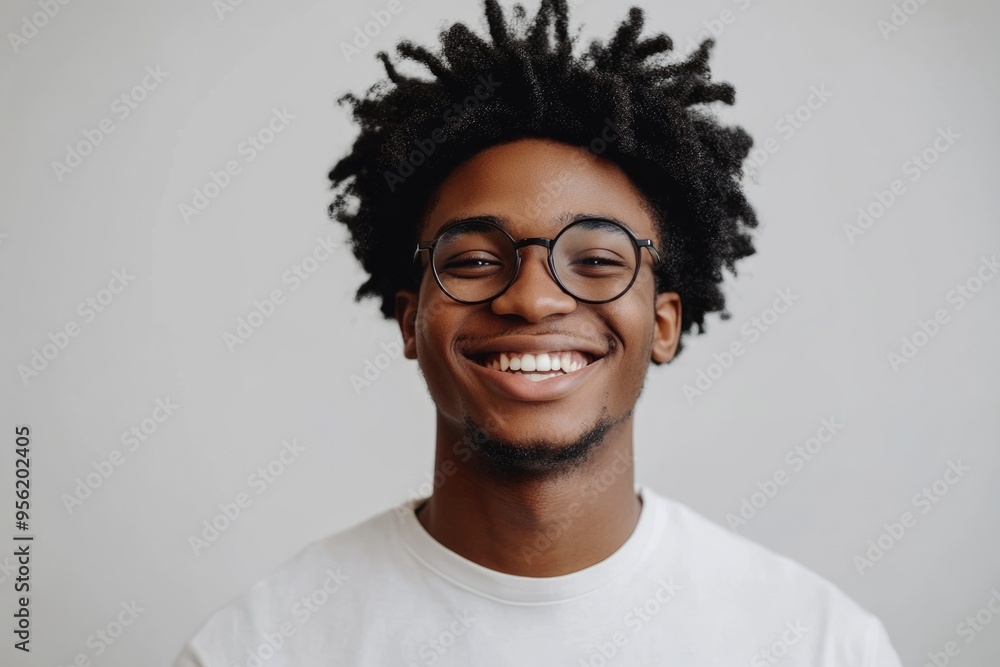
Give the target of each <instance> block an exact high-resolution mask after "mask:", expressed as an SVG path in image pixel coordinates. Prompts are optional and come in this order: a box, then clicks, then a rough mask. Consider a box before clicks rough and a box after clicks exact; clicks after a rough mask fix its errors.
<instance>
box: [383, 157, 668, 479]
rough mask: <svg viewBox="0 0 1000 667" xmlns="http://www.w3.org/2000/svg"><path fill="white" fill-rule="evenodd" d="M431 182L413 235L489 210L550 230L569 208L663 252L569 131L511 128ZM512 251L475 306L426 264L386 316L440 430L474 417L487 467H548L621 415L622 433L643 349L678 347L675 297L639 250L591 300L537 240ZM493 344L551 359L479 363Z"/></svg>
mask: <svg viewBox="0 0 1000 667" xmlns="http://www.w3.org/2000/svg"><path fill="white" fill-rule="evenodd" d="M436 195H437V196H436V197H435V198H434V200H433V205H432V208H431V209H430V210H429V211H428V212H427V215H426V217H425V220H424V224H423V227H422V229H421V230H420V236H419V238H420V241H428V240H430V239H432V238H434V235H435V234H436V233H437V231H438V230H439V229H440V228H441V227H442V226H444V225H445V224H447V223H449V222H452V221H455V220H459V219H465V218H471V217H485V216H488V217H491V218H494V219H497V220H499V221H501V222H502V223H503V225H504V227H505V229H506V230H507V232H508V233H509V234H510V235H511V236H512V237H514V239H518V240H519V239H522V238H525V237H547V238H555V237H556V235H558V234H559V232H560V231H561V230H562V229H563V228H564V227H565V226H566V225H567V224H569V222H571V221H572V219H573V218H574V216H581V215H586V216H598V217H605V218H611V219H613V220H617V221H619V222H621V223H622V224H624V225H625V226H626V227H627V228H628V229H629V230H630V231H631V232H632V233H633V234H635V236H636V237H637V238H640V239H653V241H654V245H656V247H657V249H658V250H659V251H660V252H661V253H662V252H663V245H662V242H661V240H660V239H659V238H658V233H657V230H656V225H655V223H654V220H653V218H652V217H651V215H650V213H649V212H648V208H647V207H644V206H643V200H642V198H641V195H640V193H639V191H638V190H637V189H636V188H635V186H634V185H633V183H632V182H631V180H630V179H629V178H628V177H627V176H626V175H625V174H624V172H622V171H621V169H620V168H619V167H618V166H617V165H615V164H614V163H612V162H609V161H607V160H605V159H602V158H598V157H596V156H594V155H592V154H590V153H588V152H587V151H586V150H585V149H582V148H579V147H575V146H570V145H568V144H563V143H559V142H555V141H549V140H542V139H522V140H518V141H515V142H512V143H507V144H501V145H498V146H493V147H491V148H489V149H487V150H484V151H482V152H480V153H478V154H477V155H475V156H474V157H473V158H471V159H470V160H468V161H466V162H465V163H463V164H462V165H461V166H460V167H458V168H457V169H455V170H454V171H453V172H452V173H451V174H449V176H448V178H447V179H445V180H444V181H443V182H442V184H441V186H440V188H439V190H438V192H437V193H436ZM520 253H521V269H520V273H519V274H518V276H517V279H516V280H515V282H514V283H513V285H511V286H510V287H509V288H508V289H507V291H506V292H504V293H503V294H502V295H500V296H498V297H496V298H495V299H493V300H492V301H490V302H486V303H481V304H474V305H469V304H463V303H459V302H457V301H454V300H453V299H451V298H450V297H449V296H448V295H446V294H445V293H444V292H443V291H442V290H441V289H440V288H439V287H438V285H437V283H436V282H435V279H434V275H433V271H432V269H431V268H430V267H429V266H427V267H426V268H425V269H424V272H423V278H422V282H421V284H420V290H419V293H418V294H417V293H414V292H412V291H401V292H399V294H398V295H397V301H396V313H397V314H396V317H397V319H398V320H399V323H400V327H401V329H402V331H403V339H404V343H405V354H406V356H407V357H408V358H411V359H417V360H418V362H419V365H420V369H421V371H422V373H423V376H424V378H425V380H426V382H427V387H428V390H429V391H430V394H431V397H432V399H433V400H434V403H435V404H436V405H437V410H438V420H439V434H440V433H441V430H442V428H444V430H445V434H446V435H447V436H448V437H449V438H451V441H452V442H454V441H455V440H457V439H460V438H462V437H467V436H468V435H469V433H470V431H472V430H476V429H481V430H482V431H484V432H485V433H486V435H487V437H486V439H485V440H482V439H480V442H482V443H483V445H484V447H483V448H482V451H483V452H484V453H485V454H486V455H487V457H488V458H491V459H492V463H493V464H494V465H495V466H503V467H508V468H518V469H520V470H521V471H522V472H532V471H534V472H536V473H538V472H545V473H551V472H558V471H559V470H561V469H568V468H571V467H572V466H574V465H577V464H580V463H582V462H583V461H585V460H586V459H587V458H588V456H589V453H590V451H591V449H592V448H593V447H594V446H596V445H599V444H600V443H601V442H602V441H603V440H604V438H605V436H606V435H607V434H608V433H613V432H615V429H616V427H620V425H622V424H627V426H628V428H629V430H628V437H631V431H630V427H631V414H632V408H633V406H634V405H635V402H636V400H637V399H638V397H639V394H640V392H641V391H642V386H643V383H644V381H645V376H646V371H647V369H648V368H649V364H650V360H651V359H656V360H657V361H661V362H663V361H669V360H670V359H671V358H672V357H673V355H674V353H675V351H676V346H677V339H678V336H679V324H680V312H681V311H680V299H679V297H678V296H677V294H676V293H673V292H668V293H663V294H659V295H657V294H656V292H655V280H654V274H653V257H652V254H651V253H650V252H649V251H648V250H646V249H643V250H642V251H641V253H640V261H641V264H640V267H639V273H638V276H637V277H636V279H635V283H634V284H633V285H632V287H631V288H630V289H629V290H628V291H627V292H626V293H625V294H624V295H622V296H621V297H619V298H618V299H616V300H614V301H611V302H608V303H603V304H587V303H583V302H578V301H577V300H576V299H575V298H573V297H572V296H570V295H569V294H566V293H565V292H563V291H562V290H561V289H560V288H559V286H558V285H557V284H556V283H555V281H554V280H553V278H552V275H551V273H550V272H549V268H548V264H547V254H546V253H547V250H546V249H545V248H544V247H542V246H539V245H529V246H526V247H524V248H522V249H521V250H520ZM424 263H425V265H426V261H425V262H424ZM500 353H505V357H506V358H507V361H506V362H503V363H504V364H505V365H508V364H509V362H510V359H511V358H512V357H519V358H520V361H524V360H525V357H526V355H528V354H530V355H532V358H533V360H534V362H535V364H536V365H537V364H538V363H539V362H540V363H541V364H542V367H543V368H544V364H545V363H546V361H547V362H548V363H549V364H550V365H551V366H554V365H555V364H556V363H559V365H560V368H559V371H558V374H556V375H554V376H552V377H549V378H548V379H541V380H539V379H538V378H535V380H533V379H531V378H529V377H527V376H526V375H518V374H516V373H515V372H513V371H512V370H511V369H510V368H508V369H507V370H499V369H496V368H493V367H491V366H492V365H493V362H498V363H501V362H502V359H501V358H500ZM512 353H513V354H512ZM540 353H550V354H548V355H546V354H540ZM542 357H545V358H546V361H541V359H542ZM556 357H558V361H556ZM567 361H569V362H570V366H569V371H570V372H566V371H567V368H566V362H567ZM528 365H529V366H530V365H531V362H530V361H529V362H528ZM551 366H550V367H551ZM536 367H537V366H536ZM520 372H521V373H523V372H524V371H523V370H521V371H520ZM553 372H554V371H551V370H550V371H548V372H547V373H545V375H547V376H550V375H553Z"/></svg>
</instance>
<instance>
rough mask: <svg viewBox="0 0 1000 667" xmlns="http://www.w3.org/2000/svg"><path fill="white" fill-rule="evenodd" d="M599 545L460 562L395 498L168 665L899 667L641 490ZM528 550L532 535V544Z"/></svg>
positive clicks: (848, 624) (226, 615) (819, 591)
mask: <svg viewBox="0 0 1000 667" xmlns="http://www.w3.org/2000/svg"><path fill="white" fill-rule="evenodd" d="M637 492H638V493H639V496H640V498H641V499H642V509H641V511H640V515H639V521H638V523H637V524H636V527H635V530H634V531H633V532H632V534H631V535H630V536H629V538H628V539H627V540H626V542H625V543H624V544H623V545H622V546H621V547H620V548H619V549H618V550H617V551H615V552H614V553H613V554H612V555H611V556H609V557H608V558H606V559H605V560H603V561H601V562H600V563H597V564H595V565H592V566H590V567H588V568H585V569H583V570H580V571H578V572H573V573H570V574H566V575H561V576H557V577H523V576H517V575H511V574H505V573H502V572H497V571H495V570H491V569H488V568H486V567H483V566H481V565H478V564H477V563H474V562H472V561H470V560H468V559H466V558H464V557H462V556H460V555H458V554H457V553H455V552H453V551H451V550H449V549H447V548H446V547H444V546H443V545H442V544H440V543H439V542H437V541H436V540H435V539H434V538H433V537H431V535H430V534H429V533H428V532H427V531H426V530H425V529H424V527H423V526H422V525H421V524H420V522H419V521H418V520H417V518H416V515H415V514H414V509H415V508H416V507H418V506H419V505H420V503H421V502H422V500H412V501H408V502H404V503H401V504H400V505H399V506H397V507H396V508H393V509H390V510H386V511H385V512H383V513H381V514H379V515H377V516H374V517H372V518H370V519H368V520H366V521H364V522H362V523H360V524H358V525H356V526H354V527H352V528H350V529H347V530H345V531H343V532H340V533H337V534H334V535H331V536H330V537H327V538H326V539H323V540H320V541H318V542H315V543H314V544H312V545H310V546H309V547H307V548H306V549H304V550H303V551H302V552H300V553H299V554H298V555H297V556H296V557H295V558H293V559H291V560H290V561H288V562H287V563H285V564H284V565H282V566H281V567H280V568H279V569H278V570H276V571H275V572H274V573H272V574H271V575H270V576H268V577H267V578H265V579H263V580H261V581H260V582H258V583H257V584H256V585H255V586H253V587H252V588H250V589H248V590H247V591H246V592H245V593H244V594H243V595H242V596H240V597H239V598H238V599H237V600H235V601H234V602H232V603H231V604H230V605H228V606H227V607H224V608H223V609H221V610H220V611H218V612H216V613H215V614H214V615H213V616H212V617H211V619H209V621H208V622H207V623H206V624H205V625H204V627H203V628H202V629H201V630H200V631H199V632H198V633H197V634H196V635H195V636H194V638H192V639H191V641H190V642H189V643H188V645H187V646H185V648H184V650H183V651H182V653H181V654H180V656H178V658H177V662H176V663H175V667H192V666H197V667H265V666H266V667H293V666H294V667H313V666H319V665H323V666H324V667H326V666H329V665H351V666H352V667H353V666H365V667H380V666H382V665H392V666H393V667H410V666H417V665H419V666H423V665H460V666H461V667H471V666H479V665H504V666H508V665H517V666H534V665H544V666H546V667H548V666H550V665H566V666H568V667H587V666H589V667H601V666H603V665H643V666H647V667H648V666H649V665H677V666H683V667H697V666H701V665H705V666H707V665H712V666H713V667H718V666H720V665H725V666H730V665H750V666H751V667H765V666H767V667H770V666H771V665H781V666H782V667H788V666H791V665H802V666H808V667H849V666H852V667H853V666H857V667H862V666H863V667H901V663H900V661H899V658H898V657H897V656H896V653H895V651H894V650H893V648H892V645H891V644H890V641H889V637H888V636H887V634H886V631H885V628H884V627H883V625H882V623H881V622H880V621H879V620H878V619H877V618H876V617H875V616H873V615H872V614H871V613H869V612H867V611H865V610H864V609H862V608H861V607H859V606H858V605H857V604H856V603H855V602H853V601H852V600H851V599H850V598H848V597H847V596H846V595H844V594H843V593H842V592H841V591H840V590H839V589H837V588H836V587H835V586H834V585H833V584H831V583H830V582H828V581H826V580H825V579H823V578H821V577H819V576H818V575H816V574H814V573H812V572H810V571H809V570H807V569H805V568H803V567H802V566H800V565H798V564H797V563H795V562H793V561H791V560H789V559H788V558H785V557H783V556H780V555H777V554H775V553H773V552H771V551H769V550H767V549H765V548H764V547H762V546H759V545H757V544H755V543H753V542H750V541H749V540H747V539H745V538H743V537H741V536H739V535H736V534H734V533H732V532H730V531H728V530H726V529H725V528H722V527H720V526H718V525H717V524H715V523H712V522H710V521H708V520H707V519H705V518H704V517H702V516H700V515H699V514H696V513H695V512H694V511H693V510H691V509H689V508H687V507H686V506H684V505H682V504H680V503H677V502H675V501H672V500H669V499H667V498H665V497H663V496H661V495H659V494H658V493H656V492H654V491H653V490H651V489H649V488H648V487H645V486H639V487H638V488H637ZM539 546H541V547H542V548H544V541H543V542H540V543H539Z"/></svg>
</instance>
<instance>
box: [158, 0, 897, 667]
mask: <svg viewBox="0 0 1000 667" xmlns="http://www.w3.org/2000/svg"><path fill="white" fill-rule="evenodd" d="M486 11H487V18H488V21H489V26H490V34H491V37H492V42H486V41H484V40H483V39H481V38H480V37H478V36H476V35H475V34H473V33H472V32H471V31H470V30H469V29H468V28H466V27H465V26H464V25H461V24H458V25H454V26H452V27H451V28H450V29H449V30H447V31H445V32H444V33H442V43H443V47H444V48H443V57H441V56H438V55H434V54H432V53H431V52H429V51H427V50H425V49H423V48H422V47H418V46H415V45H412V44H409V43H403V44H401V45H400V46H399V47H398V51H399V53H400V54H401V55H403V56H405V57H408V58H411V59H413V60H416V61H418V62H421V63H423V64H424V65H426V66H427V68H428V69H429V70H430V72H431V73H432V74H433V76H434V78H433V79H431V80H424V79H419V78H410V77H406V76H403V75H402V74H400V73H399V72H398V71H397V70H396V69H395V67H394V66H393V65H392V64H391V63H390V62H389V60H388V58H387V57H386V56H385V54H379V55H380V57H381V58H382V59H383V62H384V63H385V66H386V71H387V73H388V75H389V79H390V80H391V82H392V84H393V85H394V87H391V88H390V87H387V86H383V87H382V88H381V89H372V91H370V96H369V97H368V98H366V99H364V100H359V99H357V98H355V97H353V96H347V97H346V99H347V100H348V101H350V102H351V103H352V105H353V108H354V114H355V118H356V119H357V120H358V121H359V123H360V125H361V128H362V131H361V134H360V136H359V137H358V139H357V141H356V142H355V144H354V147H353V151H352V153H351V154H350V155H348V156H347V157H345V158H344V159H343V160H341V161H340V162H339V163H338V164H337V165H336V166H335V167H334V169H333V171H332V172H331V175H330V176H331V179H332V180H333V182H334V184H335V185H339V186H341V190H340V192H339V193H338V195H337V198H336V200H335V201H334V204H333V205H332V207H331V213H332V214H333V215H334V216H335V217H337V218H338V219H339V220H341V221H343V222H344V223H345V224H347V225H348V227H349V229H350V231H351V234H352V238H353V241H354V252H355V255H356V256H357V257H358V259H359V260H360V261H361V262H362V264H363V265H364V267H365V269H366V270H367V271H368V272H369V273H370V274H371V278H370V280H369V281H368V282H366V283H365V284H364V285H363V286H362V287H361V288H360V289H359V292H358V297H359V298H361V297H363V296H369V295H375V296H379V297H381V299H382V312H383V314H384V315H385V316H387V317H395V318H396V320H397V321H398V323H399V326H400V330H401V332H402V337H403V344H404V349H405V355H406V357H407V358H409V359H415V360H416V361H417V362H418V366H419V369H420V371H421V372H422V374H423V376H424V378H425V380H426V383H427V387H428V390H429V392H430V395H431V397H432V398H433V401H434V403H435V405H436V408H437V433H436V458H435V480H436V484H435V488H434V490H433V493H432V495H430V497H429V498H424V499H420V500H414V501H411V502H407V503H404V504H402V505H401V506H399V507H397V508H395V509H393V510H388V511H386V512H384V513H382V514H380V515H378V516H375V517H373V518H371V519H369V520H367V521H364V522H363V523H360V524H359V525H356V526H354V527H353V528H351V529H349V530H346V531H344V532H341V533H339V534H336V535H333V536H331V537H329V538H327V539H325V540H323V541H321V542H318V543H316V544H313V545H312V546H310V547H309V548H307V549H306V550H304V551H303V552H301V553H300V554H299V555H298V556H297V557H296V558H295V559H293V560H292V561H290V562H289V563H287V564H285V565H284V566H283V567H282V568H280V569H279V570H278V571H277V572H275V573H274V574H272V575H271V576H270V577H268V578H266V579H264V580H263V581H261V582H259V583H258V584H257V585H256V586H255V587H253V588H252V589H250V590H249V591H248V592H247V593H246V594H244V595H243V596H242V597H241V598H240V599H239V600H237V601H236V602H234V603H233V604H231V605H229V606H228V607H226V608H224V609H223V610H221V611H219V612H218V613H217V614H215V615H214V616H213V617H212V619H211V620H210V621H209V622H208V623H207V624H206V625H205V627H204V628H203V629H202V630H201V631H200V632H199V633H198V635H197V636H196V637H194V638H193V639H192V641H191V642H190V643H189V645H188V646H187V647H186V648H185V650H184V652H183V654H182V656H181V657H180V658H179V660H178V662H177V665H184V666H187V665H202V666H204V667H215V666H219V667H223V666H225V667H232V666H234V665H240V666H246V667H251V666H253V665H264V664H267V665H296V666H306V665H330V664H337V665H372V666H374V665H432V664H439V665H463V666H468V665H554V664H563V665H574V666H575V665H581V666H586V665H589V666H595V667H596V666H600V665H607V664H630V665H685V666H687V667H691V666H696V665H736V664H750V665H773V664H778V663H779V662H780V663H781V664H786V665H792V664H794V665H809V666H810V667H833V666H835V665H836V666H838V667H844V666H848V665H855V666H858V667H862V666H864V667H875V666H879V667H895V666H898V665H899V664H900V663H899V661H898V658H897V657H896V655H895V653H894V651H893V649H892V646H891V644H890V642H889V639H888V637H887V635H886V632H885V630H884V628H883V626H882V624H881V623H880V622H879V621H878V619H877V618H875V617H874V616H872V615H871V614H870V613H868V612H866V611H865V610H863V609H861V608H860V607H859V606H857V605H856V604H855V603H854V602H852V601H851V600H850V599H848V598H847V597H846V596H845V595H844V594H843V593H841V592H840V591H839V590H838V589H836V588H835V587H834V586H833V585H832V584H830V583H829V582H827V581H825V580H823V579H821V578H820V577H818V576H817V575H815V574H813V573H811V572H809V571H807V570H806V569H804V568H802V567H801V566H799V565H797V564H795V563H793V562H792V561H790V560H788V559H786V558H783V557H781V556H778V555H776V554H774V553H771V552H769V551H767V550H766V549H764V548H762V547H759V546H757V545H754V544H752V543H750V542H748V541H746V540H745V539H743V538H741V537H739V536H737V535H734V534H733V533H731V532H729V531H727V530H725V529H723V528H721V527H719V526H717V525H715V524H713V523H711V522H709V521H707V520H706V519H704V518H702V517H700V516H699V515H697V514H695V513H694V512H692V511H691V510H689V509H687V508H686V507H684V506H682V505H680V504H678V503H676V502H673V501H670V500H668V499H667V498H665V497H664V496H661V495H659V494H658V493H656V492H655V491H653V490H652V489H650V488H648V487H645V486H636V483H635V479H634V475H633V467H632V462H633V441H632V422H633V408H634V406H635V403H636V401H637V399H638V397H639V395H640V393H641V391H642V388H643V384H644V381H645V376H646V371H647V369H648V367H649V364H650V363H651V362H652V363H653V364H654V365H660V364H664V363H666V362H669V361H670V360H671V359H673V358H674V357H675V356H676V355H677V354H678V352H679V351H680V350H681V336H682V334H684V333H686V332H688V331H690V329H691V327H692V326H694V325H697V326H698V327H699V330H700V329H701V326H702V323H703V321H704V317H705V315H706V313H709V312H714V311H719V310H723V309H724V302H723V297H722V294H721V292H720V290H719V283H720V281H721V269H722V266H726V267H728V268H729V269H730V270H731V271H735V269H734V262H735V261H736V260H738V259H740V258H742V257H745V256H748V255H750V254H752V253H753V252H754V250H753V247H752V245H751V242H750V239H749V237H748V235H747V230H746V228H748V227H753V226H755V225H756V219H755V217H754V213H753V210H752V209H751V207H750V206H749V204H748V203H747V201H746V199H745V198H744V196H743V194H742V191H741V189H740V186H739V176H740V175H741V170H742V161H743V159H744V158H745V157H746V155H747V153H748V151H749V148H750V145H751V142H750V139H749V137H748V136H747V135H746V134H745V133H744V132H743V131H742V130H740V129H739V128H725V127H722V126H720V125H719V124H717V123H716V121H715V120H714V119H713V118H712V117H711V116H710V115H709V114H707V113H705V112H704V111H699V110H698V108H697V107H698V105H701V104H704V103H707V102H712V101H725V102H727V103H732V101H733V90H732V88H731V87H730V86H729V85H728V84H719V83H713V82H711V81H710V80H709V69H708V65H707V59H708V52H709V49H710V47H711V42H706V43H705V44H703V45H702V47H701V49H699V50H698V51H697V52H696V53H694V54H693V55H691V56H690V57H689V58H688V59H687V60H684V61H677V62H666V61H664V60H662V58H660V57H659V56H660V55H661V54H663V53H665V52H667V51H669V50H670V49H671V44H670V41H669V39H668V38H667V37H666V36H664V35H658V36H654V37H652V38H648V39H640V37H639V33H640V31H641V27H642V14H641V12H640V11H639V10H637V9H633V10H632V11H631V12H630V15H629V19H628V20H627V21H626V22H625V23H623V24H622V25H621V26H620V27H619V28H618V30H617V32H616V33H615V35H614V37H613V39H612V40H611V41H610V42H609V44H608V45H606V46H605V45H601V44H595V45H593V46H591V48H590V50H589V51H588V52H587V55H586V57H584V58H576V57H574V55H573V48H572V47H573V40H571V39H569V37H568V31H567V25H568V20H567V7H566V4H565V2H548V1H547V0H546V1H544V2H542V5H541V8H540V9H539V11H538V14H537V16H536V17H535V18H534V19H533V21H531V22H530V23H529V22H526V21H525V17H524V12H523V10H521V9H520V8H517V7H516V8H515V10H514V13H515V21H514V23H516V24H517V25H514V26H511V25H509V24H508V22H507V21H506V20H505V17H504V15H503V13H502V10H501V9H500V7H499V6H498V5H497V4H496V3H495V2H492V1H488V2H487V3H486ZM550 33H554V34H550Z"/></svg>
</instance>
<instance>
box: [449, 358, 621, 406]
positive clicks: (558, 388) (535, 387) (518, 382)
mask: <svg viewBox="0 0 1000 667" xmlns="http://www.w3.org/2000/svg"><path fill="white" fill-rule="evenodd" d="M466 360H467V361H468V362H469V363H470V364H472V365H473V366H474V367H475V368H476V372H477V373H480V374H482V376H483V378H484V380H485V382H486V383H487V384H488V385H489V387H490V388H491V389H493V390H494V391H495V392H497V393H499V394H501V395H503V396H505V397H506V398H513V399H514V400H517V401H554V400H556V399H559V398H563V397H565V396H568V395H569V394H571V393H572V392H573V391H575V390H576V388H577V387H579V386H580V385H581V384H583V383H584V382H585V381H586V380H587V378H588V377H590V375H591V374H592V373H593V371H594V367H595V366H597V365H598V364H600V363H601V362H602V361H603V358H601V359H598V360H596V361H592V362H591V363H589V364H587V365H586V366H584V367H583V368H581V369H580V370H577V371H573V372H572V373H564V374H563V375H557V376H555V377H551V378H549V379H547V380H540V381H537V382H536V381H534V380H529V379H528V378H527V377H525V376H523V375H515V374H514V373H509V372H507V371H498V370H496V369H494V368H487V367H486V366H483V365H482V364H480V363H477V362H476V361H473V360H472V359H466Z"/></svg>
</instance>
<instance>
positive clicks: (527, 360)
mask: <svg viewBox="0 0 1000 667" xmlns="http://www.w3.org/2000/svg"><path fill="white" fill-rule="evenodd" d="M521 370H522V371H528V372H531V371H533V370H535V355H533V354H522V355H521Z"/></svg>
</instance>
